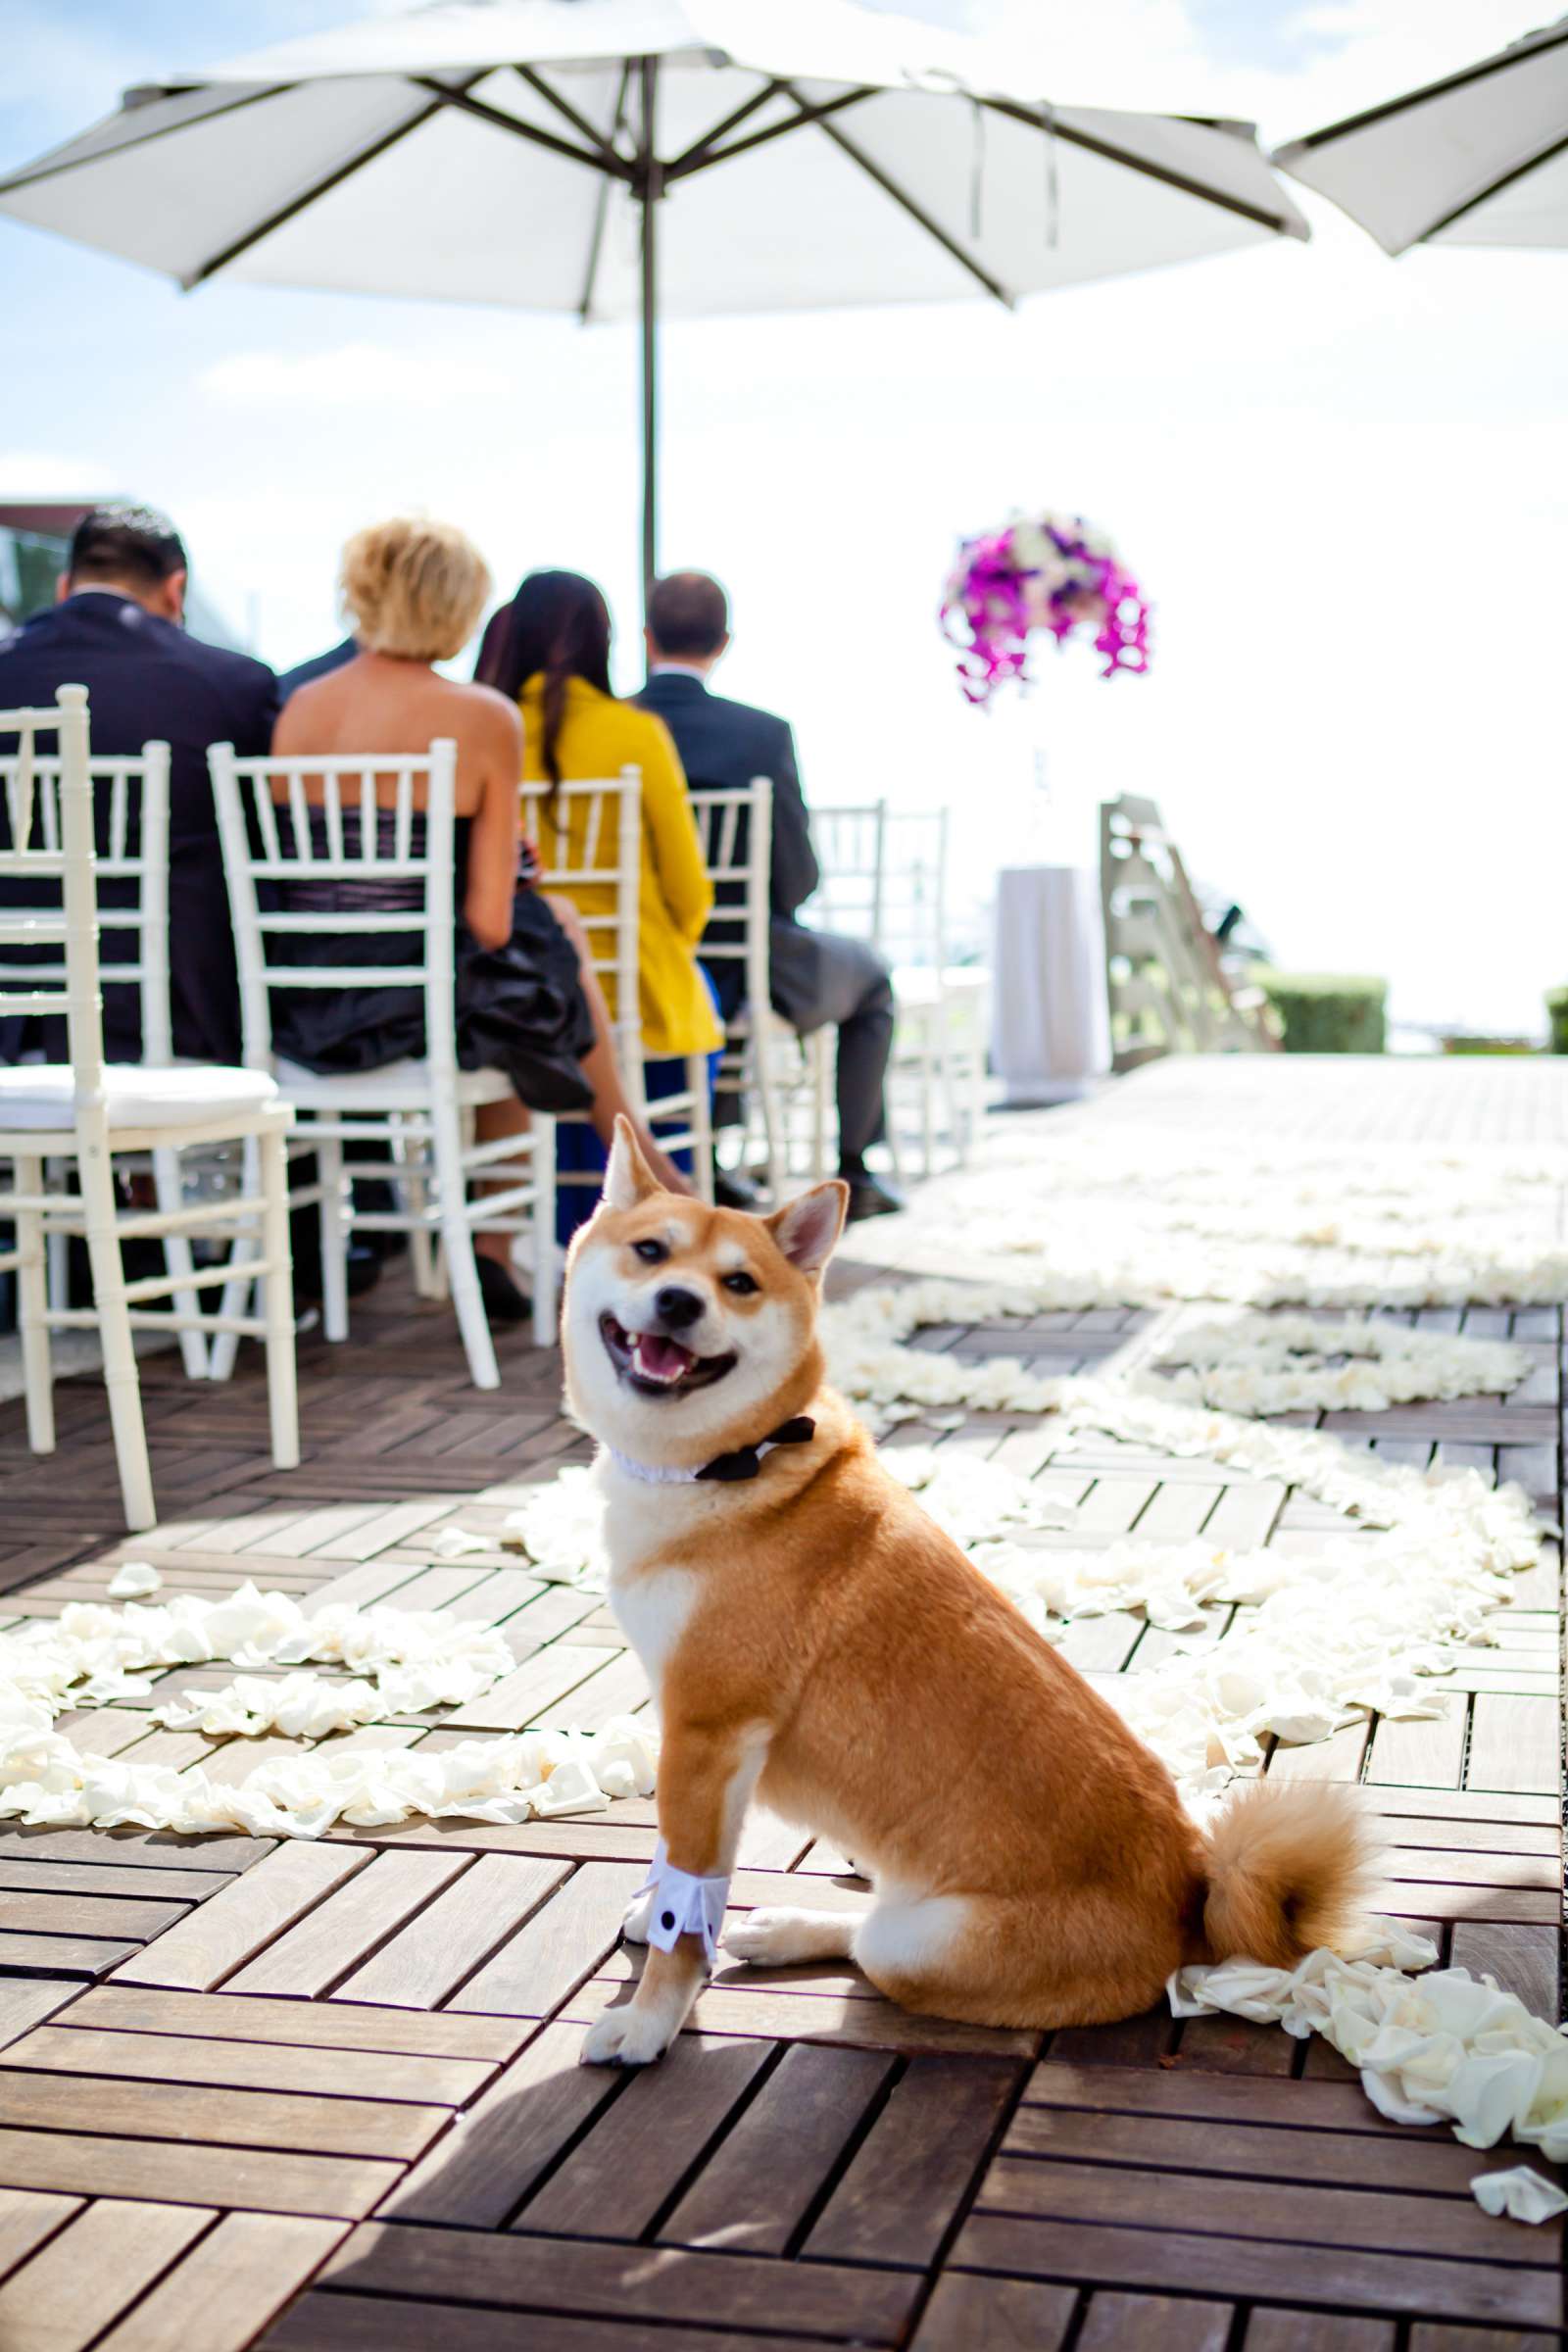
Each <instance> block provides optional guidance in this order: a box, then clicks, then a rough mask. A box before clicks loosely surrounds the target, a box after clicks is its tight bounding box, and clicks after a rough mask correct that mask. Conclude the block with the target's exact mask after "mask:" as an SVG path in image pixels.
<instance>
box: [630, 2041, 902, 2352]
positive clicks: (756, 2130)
mask: <svg viewBox="0 0 1568 2352" xmlns="http://www.w3.org/2000/svg"><path fill="white" fill-rule="evenodd" d="M893 2065H894V2061H893V2060H892V2059H891V2058H889V2057H887V2056H885V2055H880V2054H878V2053H876V2052H874V2051H871V2050H835V2049H827V2048H823V2047H821V2046H819V2045H818V2044H816V2043H814V2042H795V2043H793V2044H792V2045H791V2047H790V2048H788V2049H787V2050H786V2051H785V2052H784V2055H783V2058H782V2059H781V2060H780V2062H779V2064H778V2065H777V2067H775V2069H774V2070H773V2072H772V2074H770V2075H769V2076H768V2078H767V2081H766V2082H764V2083H763V2085H762V2087H761V2089H760V2091H759V2093H758V2095H757V2096H756V2098H754V2099H753V2100H752V2101H751V2103H750V2105H749V2106H748V2107H747V2109H746V2111H745V2113H744V2114H743V2115H742V2116H741V2118H740V2120H739V2122H738V2123H736V2124H735V2125H733V2126H732V2127H731V2129H730V2131H728V2132H727V2133H726V2135H725V2137H724V2139H723V2141H722V2142H721V2143H720V2145H719V2146H718V2147H717V2148H716V2149H715V2150H714V2152H713V2154H712V2155H711V2156H710V2158H709V2160H708V2162H707V2163H706V2164H705V2165H704V2166H703V2169H702V2171H701V2172H700V2173H699V2175H698V2176H697V2179H696V2180H694V2181H693V2182H692V2184H691V2186H690V2188H688V2189H687V2191H686V2193H685V2195H684V2196H683V2197H682V2198H681V2200H680V2202H679V2204H678V2205H677V2206H676V2207H675V2210H674V2211H673V2213H672V2214H671V2215H670V2216H669V2218H668V2220H667V2221H666V2222H665V2223H664V2224H663V2226H662V2229H660V2231H659V2235H660V2237H661V2239H662V2240H665V2241H667V2242H668V2243H670V2244H673V2245H687V2246H694V2245H703V2244H712V2245H715V2246H721V2247H723V2248H725V2249H727V2250H729V2251H731V2252H735V2253H748V2254H782V2253H784V2252H785V2251H786V2249H787V2248H788V2247H789V2245H790V2242H791V2240H792V2239H793V2237H794V2236H795V2233H796V2231H797V2230H798V2229H799V2228H800V2226H801V2223H802V2222H803V2221H804V2219H805V2217H806V2215H807V2213H808V2211H809V2208H810V2206H811V2205H812V2203H813V2201H814V2200H815V2198H816V2196H817V2194H818V2192H819V2191H820V2189H821V2187H822V2184H823V2183H824V2181H825V2180H827V2178H828V2176H829V2174H830V2173H831V2172H832V2170H833V2167H834V2165H835V2164H836V2163H837V2162H838V2160H839V2158H840V2156H841V2155H842V2153H843V2151H844V2149H845V2147H846V2145H847V2144H848V2142H849V2140H850V2138H851V2136H852V2134H853V2133H854V2132H855V2131H856V2130H857V2128H858V2125H859V2123H860V2120H861V2118H862V2117H863V2116H864V2114H865V2112H866V2110H867V2108H868V2107H869V2106H870V2104H871V2101H872V2100H873V2099H874V2098H875V2097H876V2096H877V2094H878V2092H879V2091H880V2090H881V2088H882V2086H883V2084H884V2083H885V2082H887V2080H888V2078H889V2076H890V2075H891V2073H892V2071H893ZM920 2340H921V2341H922V2342H924V2340H925V2339H924V2337H923V2336H922V2337H921V2339H920Z"/></svg>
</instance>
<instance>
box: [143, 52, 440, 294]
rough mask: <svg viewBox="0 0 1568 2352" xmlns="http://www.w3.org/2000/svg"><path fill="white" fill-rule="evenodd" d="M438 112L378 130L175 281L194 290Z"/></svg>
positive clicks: (426, 110) (428, 110) (426, 109)
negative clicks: (197, 266) (337, 162)
mask: <svg viewBox="0 0 1568 2352" xmlns="http://www.w3.org/2000/svg"><path fill="white" fill-rule="evenodd" d="M474 78H475V79H477V78H478V76H477V75H475V77H474ZM439 112H440V109H439V107H437V106H436V104H435V103H434V101H433V100H432V101H431V103H430V104H429V105H428V106H421V107H420V109H419V111H418V113H417V115H411V116H410V117H409V118H408V121H407V122H405V123H397V124H395V125H394V127H393V128H392V129H391V130H384V131H382V133H381V134H380V136H379V138H375V139H372V140H371V141H370V142H369V144H368V146H365V147H362V148H360V149H359V151H358V153H356V154H354V155H351V156H350V157H349V159H348V161H347V162H346V163H342V164H335V165H334V166H333V168H332V170H331V171H330V172H323V173H322V175H321V177H320V178H319V179H317V180H313V181H312V183H311V185H310V186H309V187H308V188H304V189H302V190H301V191H300V193H299V194H298V195H297V196H291V197H290V198H289V200H288V202H287V204H282V205H279V206H278V208H277V210H276V212H275V213H269V214H268V216H267V218H266V220H265V221H257V222H256V224H255V226H254V227H253V228H248V229H246V230H245V232H244V233H243V235H241V236H238V237H236V238H235V239H234V240H233V242H232V244H229V245H225V246H224V247H223V248H222V250H221V252H220V253H215V254H212V255H211V256H210V257H209V258H208V259H207V260H206V261H205V262H203V263H202V265H201V267H200V269H199V270H192V271H191V272H190V274H189V275H188V276H186V277H182V278H181V279H180V281H179V282H180V285H181V286H182V287H183V289H184V291H185V292H186V293H187V294H191V293H194V292H195V290H196V288H197V287H198V286H200V285H205V284H206V282H207V280H208V278H210V277H216V276H217V274H218V272H219V270H226V269H227V267H228V265H229V263H230V262H237V261H238V259H239V257H240V255H241V254H242V253H249V251H250V249H251V247H252V246H253V245H259V244H260V243H261V242H262V239H263V238H264V237H270V235H271V233H272V231H273V229H274V228H281V227H282V226H283V224H284V222H285V221H292V220H293V219H294V218H295V216H296V215H297V214H299V213H303V212H304V211H305V210H306V209H307V207H308V206H310V205H313V204H315V203H316V201H317V199H318V198H319V197H321V196H327V195H330V193H331V191H332V190H333V189H334V188H335V187H339V186H341V184H342V182H343V181H344V180H345V179H351V178H352V177H353V175H354V173H355V172H358V171H360V170H362V169H363V167H364V166H365V165H366V164H373V163H374V162H375V160H376V158H377V156H381V155H385V154H386V152H387V150H388V148H389V147H396V146H397V145H398V143H399V141H400V140H402V139H406V138H407V137H408V135H409V133H410V131H411V130H417V129H418V127H419V125H420V123H428V122H429V120H430V118H431V116H432V115H435V114H438V113H439Z"/></svg>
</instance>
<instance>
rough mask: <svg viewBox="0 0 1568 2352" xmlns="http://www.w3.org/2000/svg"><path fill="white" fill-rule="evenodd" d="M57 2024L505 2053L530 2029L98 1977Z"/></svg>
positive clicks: (469, 2054) (455, 2053)
mask: <svg viewBox="0 0 1568 2352" xmlns="http://www.w3.org/2000/svg"><path fill="white" fill-rule="evenodd" d="M60 2022H61V2025H62V2028H74V2027H77V2026H93V2027H100V2028H103V2029H104V2030H106V2031H108V2032H112V2033H119V2034H191V2035H193V2036H201V2037H204V2038H212V2039H218V2040H232V2041H254V2042H257V2043H262V2044H271V2043H283V2044H287V2045H299V2046H303V2047H311V2048H318V2049H328V2050H399V2051H403V2052H406V2053H407V2054H408V2055H409V2056H411V2057H418V2056H426V2057H432V2058H477V2059H503V2058H510V2057H511V2056H512V2055H513V2052H514V2051H515V2050H516V2049H518V2048H520V2047H521V2045H522V2043H523V2042H525V2041H526V2040H527V2038H528V2035H529V2034H531V2033H532V2031H533V2028H532V2026H531V2024H529V2023H528V2022H527V2021H525V2020H524V2021H518V2022H514V2021H512V2020H510V2019H506V2018H495V2017H453V2016H451V2015H447V2014H443V2015H442V2016H440V2017H431V2016H428V2015H413V2016H411V2015H409V2014H408V2013H407V2012H403V2011H399V2010H396V2009H355V2008H350V2007H349V2005H348V2004H347V2002H342V2003H339V2002H335V2001H333V2002H321V2003H315V2002H305V2001H279V2000H269V1999H267V1998H265V1997H263V1996H261V1995H259V1994H255V1993H226V1992H222V1993H195V1992H165V1991H158V1990H146V1991H144V1990H142V1989H141V1987H140V1986H138V1985H122V1984H114V1985H96V1986H95V1987H94V1988H93V1990H92V1991H91V1992H88V1993H84V1994H83V1995H82V1997H81V1999H80V2000H79V2001H77V2002H75V2003H74V2004H73V2007H72V2008H70V2009H69V2010H68V2011H67V2012H66V2014H65V2016H64V2017H63V2018H62V2019H61V2021H60Z"/></svg>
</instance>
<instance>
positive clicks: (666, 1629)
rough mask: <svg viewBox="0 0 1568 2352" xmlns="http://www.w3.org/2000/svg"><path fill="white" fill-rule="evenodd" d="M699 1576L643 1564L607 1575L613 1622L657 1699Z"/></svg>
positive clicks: (693, 1604) (687, 1570) (698, 1585)
mask: <svg viewBox="0 0 1568 2352" xmlns="http://www.w3.org/2000/svg"><path fill="white" fill-rule="evenodd" d="M701 1583H702V1580H701V1578H700V1577H698V1576H697V1575H695V1574H694V1573H693V1571H692V1570H691V1569H690V1568H645V1569H635V1570H633V1571H631V1572H630V1573H629V1574H626V1575H621V1576H615V1577H613V1578H612V1579H611V1586H610V1603H611V1606H612V1608H613V1610H614V1612H615V1618H616V1622H617V1623H618V1625H619V1627H620V1630H621V1632H622V1633H623V1634H624V1635H625V1637H626V1639H627V1641H628V1642H630V1643H631V1645H632V1647H633V1649H634V1650H635V1651H636V1652H637V1655H638V1657H639V1659H640V1660H641V1661H642V1669H643V1672H644V1673H645V1674H646V1675H647V1677H648V1687H649V1689H650V1690H651V1691H652V1692H653V1694H654V1698H655V1701H656V1703H657V1702H658V1700H659V1697H660V1693H661V1691H662V1685H663V1679H664V1668H665V1666H666V1664H667V1663H668V1660H669V1657H670V1655H671V1653H672V1651H673V1650H674V1648H675V1646H676V1644H677V1643H678V1642H679V1641H680V1638H681V1635H682V1634H683V1633H684V1632H685V1630H686V1625H687V1621H688V1619H689V1618H690V1616H691V1613H692V1611H693V1609H694V1608H695V1607H696V1605H697V1595H698V1593H699V1590H700V1588H701Z"/></svg>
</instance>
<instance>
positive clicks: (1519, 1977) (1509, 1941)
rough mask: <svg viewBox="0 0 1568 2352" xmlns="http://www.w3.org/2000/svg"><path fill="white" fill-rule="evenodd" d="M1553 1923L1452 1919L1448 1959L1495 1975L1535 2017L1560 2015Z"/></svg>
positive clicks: (1452, 1963)
mask: <svg viewBox="0 0 1568 2352" xmlns="http://www.w3.org/2000/svg"><path fill="white" fill-rule="evenodd" d="M1560 1940H1561V1938H1560V1936H1559V1933H1558V1929H1557V1926H1556V1923H1555V1922H1554V1921H1552V1922H1547V1921H1542V1922H1541V1923H1539V1924H1537V1925H1533V1926H1522V1925H1517V1924H1514V1925H1510V1924H1508V1923H1506V1922H1502V1921H1495V1920H1486V1921H1480V1920H1468V1919H1461V1920H1456V1921H1455V1922H1454V1928H1453V1937H1452V1944H1451V1948H1450V1950H1449V1953H1448V1963H1449V1966H1450V1967H1452V1968H1467V1969H1468V1970H1469V1971H1470V1973H1471V1975H1472V1976H1474V1977H1495V1979H1496V1981H1497V1983H1498V1984H1499V1985H1501V1986H1502V1988H1503V1990H1504V1991H1505V1992H1512V1993H1517V1995H1518V1997H1519V1998H1520V2000H1522V2001H1523V2003H1524V2005H1525V2007H1526V2008H1527V2009H1528V2010H1530V2011H1531V2013H1532V2014H1533V2015H1534V2016H1536V2017H1544V2018H1547V2019H1549V2020H1551V2021H1552V2022H1555V2021H1556V2019H1557V2018H1558V2017H1559V2016H1560V2015H1561V2011H1562V1997H1561V1992H1560V1989H1559V1971H1558V1945H1559V1942H1560Z"/></svg>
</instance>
